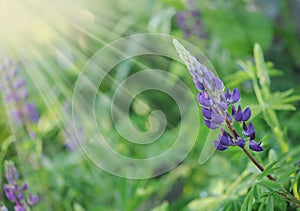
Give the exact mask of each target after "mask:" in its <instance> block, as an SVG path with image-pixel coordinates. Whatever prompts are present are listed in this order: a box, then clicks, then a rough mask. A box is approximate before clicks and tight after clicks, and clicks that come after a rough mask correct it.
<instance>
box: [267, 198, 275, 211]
mask: <svg viewBox="0 0 300 211" xmlns="http://www.w3.org/2000/svg"><path fill="white" fill-rule="evenodd" d="M266 204H267V206H266V211H274V201H273V197H272V195H269V196H268V198H267V201H266Z"/></svg>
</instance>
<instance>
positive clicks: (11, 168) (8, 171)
mask: <svg viewBox="0 0 300 211" xmlns="http://www.w3.org/2000/svg"><path fill="white" fill-rule="evenodd" d="M5 177H6V180H7V182H8V183H7V184H4V186H3V190H4V193H5V195H6V198H7V199H8V200H10V201H11V202H13V203H14V204H15V206H14V210H15V211H26V210H27V209H28V208H29V207H30V206H33V205H35V204H36V203H38V201H39V197H38V195H33V194H32V193H28V194H26V191H28V189H29V185H28V183H27V182H23V184H22V185H19V172H18V170H17V169H16V167H15V165H14V163H13V162H12V161H5Z"/></svg>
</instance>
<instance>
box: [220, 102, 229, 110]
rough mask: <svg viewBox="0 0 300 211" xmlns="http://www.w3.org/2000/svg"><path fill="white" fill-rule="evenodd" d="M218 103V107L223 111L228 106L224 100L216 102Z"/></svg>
mask: <svg viewBox="0 0 300 211" xmlns="http://www.w3.org/2000/svg"><path fill="white" fill-rule="evenodd" d="M218 105H219V106H220V108H221V109H222V110H223V111H226V110H227V108H228V104H227V103H225V102H220V101H219V102H218Z"/></svg>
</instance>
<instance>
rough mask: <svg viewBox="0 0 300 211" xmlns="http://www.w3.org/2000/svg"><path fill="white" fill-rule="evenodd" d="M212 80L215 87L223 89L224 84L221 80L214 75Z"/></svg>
mask: <svg viewBox="0 0 300 211" xmlns="http://www.w3.org/2000/svg"><path fill="white" fill-rule="evenodd" d="M213 82H214V84H215V87H216V89H218V90H221V91H222V90H223V89H224V84H223V82H222V81H221V79H219V78H217V77H214V78H213Z"/></svg>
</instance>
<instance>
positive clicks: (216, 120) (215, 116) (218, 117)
mask: <svg viewBox="0 0 300 211" xmlns="http://www.w3.org/2000/svg"><path fill="white" fill-rule="evenodd" d="M211 120H212V121H213V122H214V123H215V124H217V125H219V124H222V123H223V122H224V117H223V116H222V115H221V114H216V113H212V117H211Z"/></svg>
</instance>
